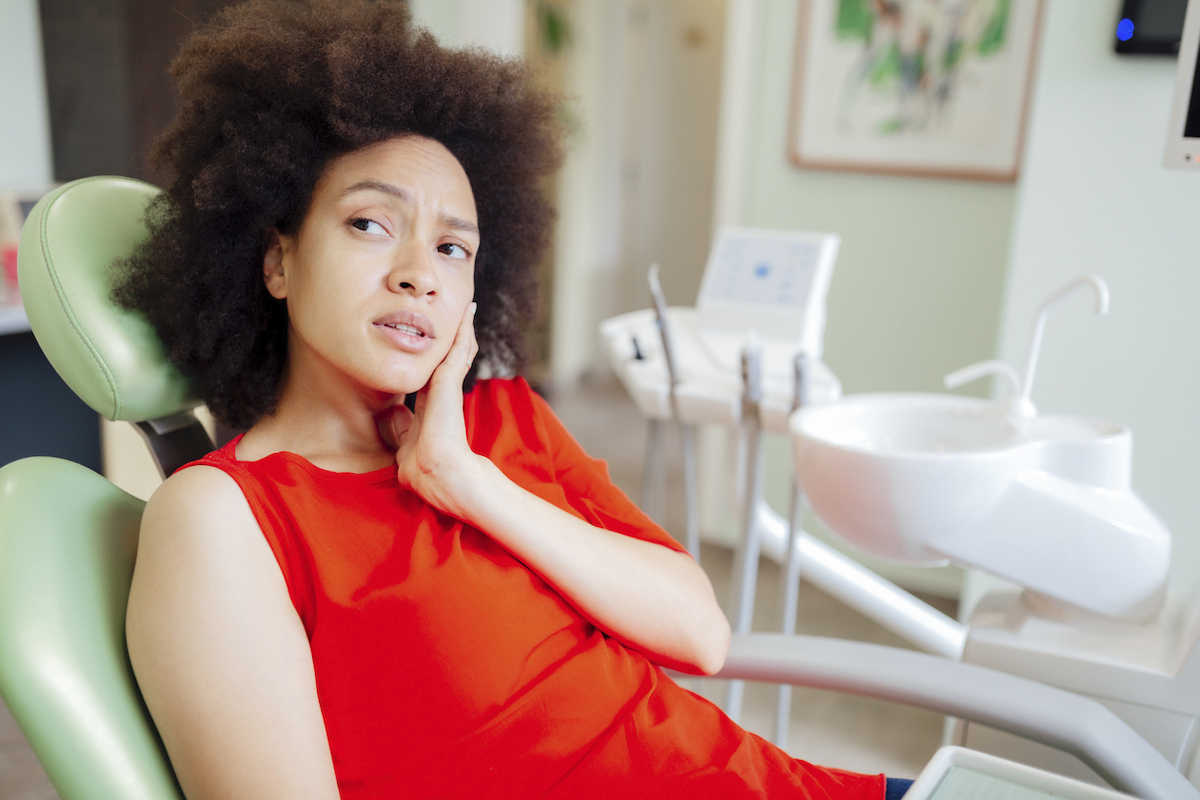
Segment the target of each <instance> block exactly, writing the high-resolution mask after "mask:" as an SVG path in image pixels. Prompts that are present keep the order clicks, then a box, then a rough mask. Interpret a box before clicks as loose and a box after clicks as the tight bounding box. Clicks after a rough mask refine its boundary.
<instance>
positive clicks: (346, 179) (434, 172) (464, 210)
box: [315, 135, 476, 224]
mask: <svg viewBox="0 0 1200 800" xmlns="http://www.w3.org/2000/svg"><path fill="white" fill-rule="evenodd" d="M362 191H378V192H382V193H384V194H389V195H393V196H396V197H398V198H400V199H403V200H406V201H408V202H431V201H433V202H436V203H438V204H439V205H446V206H447V207H448V210H450V211H451V212H452V213H453V214H454V215H456V216H459V217H461V218H462V219H464V220H466V221H469V222H471V223H472V224H474V223H475V222H476V219H475V216H476V214H475V197H474V194H473V193H472V191H471V182H470V179H469V178H468V177H467V173H466V170H464V169H463V167H462V164H460V163H459V161H458V159H457V158H455V157H454V154H453V153H451V152H450V150H449V149H448V148H447V147H446V146H445V145H443V144H442V143H441V142H438V141H436V140H434V139H429V138H426V137H424V136H417V135H407V136H398V137H395V138H393V139H385V140H384V141H381V142H376V143H374V144H371V145H367V146H366V147H363V148H360V149H358V150H354V151H353V152H350V153H346V154H344V155H341V156H338V157H337V158H335V159H333V160H332V161H331V162H330V163H329V165H328V166H327V167H326V168H325V171H324V172H323V173H322V175H321V179H320V180H319V181H318V182H317V186H316V189H315V194H319V195H324V198H323V199H324V200H326V201H332V202H337V201H338V200H340V199H341V198H342V197H344V196H348V195H352V194H354V193H357V192H362Z"/></svg>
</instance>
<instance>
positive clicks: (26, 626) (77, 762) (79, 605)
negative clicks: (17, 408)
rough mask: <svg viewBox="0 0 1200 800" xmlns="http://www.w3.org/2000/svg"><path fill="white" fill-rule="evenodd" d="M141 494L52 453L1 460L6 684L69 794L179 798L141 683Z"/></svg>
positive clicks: (2, 669) (0, 681)
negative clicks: (129, 614)
mask: <svg viewBox="0 0 1200 800" xmlns="http://www.w3.org/2000/svg"><path fill="white" fill-rule="evenodd" d="M142 506H143V503H142V501H140V500H138V499H136V498H134V497H131V496H130V495H128V494H126V493H125V492H123V491H121V490H120V489H118V488H117V487H115V486H113V485H112V484H111V483H109V482H108V481H107V480H105V479H104V478H102V477H100V476H99V475H97V474H95V473H94V472H92V471H90V470H88V469H86V468H84V467H81V466H79V465H78V464H72V463H71V462H69V461H63V460H61V459H57V458H26V459H22V460H20V461H15V462H13V463H11V464H9V465H7V466H5V467H3V468H0V694H2V695H3V696H4V701H5V702H6V703H7V704H8V707H9V709H10V710H11V711H12V714H13V716H14V717H15V718H16V720H17V722H18V723H19V724H20V726H21V729H22V730H23V731H24V732H25V736H26V737H27V738H28V739H29V743H30V744H31V745H32V746H33V749H34V751H35V752H36V753H37V756H38V759H39V760H40V761H41V762H42V766H43V767H45V769H46V772H47V774H48V775H49V776H50V780H51V781H52V782H53V783H54V787H55V788H56V789H57V790H58V793H59V795H60V796H61V797H62V798H63V800H84V798H86V799H87V800H182V797H183V794H182V792H180V790H179V788H178V786H177V784H176V782H175V778H174V774H173V773H172V771H171V767H170V763H169V762H168V760H167V757H166V754H165V752H164V751H163V748H162V744H161V743H160V742H159V740H158V736H157V733H156V732H155V729H154V726H153V723H152V722H151V720H150V716H149V714H147V712H146V709H145V706H144V705H143V703H142V700H141V695H140V693H139V692H138V689H137V685H136V684H135V682H134V677H133V671H132V669H131V668H130V666H129V658H128V656H127V654H126V649H125V605H126V602H127V600H128V597H129V582H130V578H131V576H132V574H133V562H134V556H135V554H136V552H137V539H138V525H139V523H140V521H141V516H142Z"/></svg>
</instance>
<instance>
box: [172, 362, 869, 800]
mask: <svg viewBox="0 0 1200 800" xmlns="http://www.w3.org/2000/svg"><path fill="white" fill-rule="evenodd" d="M464 412H465V414H466V423H467V436H468V439H469V441H470V443H471V448H472V449H473V450H474V451H475V452H476V453H480V454H482V455H485V456H487V457H488V458H490V459H491V460H492V461H493V462H494V463H495V464H496V465H497V466H498V467H500V469H501V470H503V472H504V473H505V474H506V475H507V476H508V477H509V478H511V479H512V480H513V481H515V482H516V483H517V484H519V485H520V486H522V487H524V488H526V489H528V490H529V491H531V492H533V493H534V494H536V495H538V496H539V497H541V498H543V499H545V500H547V501H549V502H551V503H553V504H554V505H556V506H558V507H559V508H562V509H564V510H566V511H568V512H570V513H572V514H574V515H576V516H578V517H580V518H582V519H584V520H586V521H587V522H589V523H591V524H593V525H597V526H600V527H603V528H606V529H608V530H611V531H616V532H619V533H622V534H625V535H627V536H635V537H637V538H639V539H644V540H647V541H651V542H655V543H658V544H661V545H662V546H664V547H669V548H672V549H674V550H680V551H682V550H683V548H682V547H681V546H680V545H679V544H678V543H677V542H675V541H674V540H673V539H671V537H670V536H668V535H667V534H666V532H664V531H663V530H662V529H661V528H659V527H658V526H656V525H655V524H654V523H653V522H652V521H651V520H650V519H649V518H648V517H646V516H645V515H644V514H642V512H641V511H639V510H638V508H637V507H636V506H635V505H634V504H633V503H632V502H630V501H629V499H628V498H626V497H625V495H624V494H622V492H621V491H620V490H619V489H617V488H616V487H615V486H614V485H613V484H612V483H611V482H610V481H609V479H608V473H607V469H606V467H605V465H604V463H603V462H601V461H596V460H593V459H591V458H589V457H588V456H587V455H586V454H585V453H584V452H583V451H582V450H581V449H580V447H579V445H578V444H576V442H575V441H574V440H573V439H572V438H571V436H570V434H568V433H567V431H566V429H564V428H563V427H562V424H561V423H560V422H559V421H558V420H557V419H556V418H555V416H554V414H553V413H552V412H551V411H550V409H549V407H548V406H547V405H546V404H545V402H544V401H543V400H542V399H541V398H539V397H538V396H537V395H536V394H534V393H533V392H532V391H531V390H530V389H529V386H528V385H527V384H526V383H525V381H524V380H522V379H520V378H518V379H515V380H490V381H480V382H479V383H478V384H476V386H475V389H474V390H473V391H472V392H470V393H469V394H468V395H467V396H466V398H465V402H464ZM236 444H237V441H236V440H235V441H233V442H231V443H229V444H228V445H226V446H225V447H224V448H222V449H220V450H218V451H216V452H213V453H211V454H209V455H208V456H206V457H205V458H203V459H201V460H200V461H197V462H194V463H196V464H205V465H208V466H212V467H217V468H218V469H221V470H223V471H224V472H226V473H227V474H229V475H230V476H231V477H232V478H233V479H234V480H235V481H237V483H238V485H239V486H240V487H241V489H242V492H243V493H244V494H245V496H246V499H247V501H248V502H249V504H250V508H251V509H252V510H253V512H254V516H255V518H256V519H257V520H258V524H259V526H260V527H261V528H262V531H263V534H264V536H266V538H267V541H268V542H269V543H270V545H271V549H272V550H273V551H274V552H275V557H276V559H277V560H278V561H279V567H280V569H281V570H282V571H283V575H284V578H285V579H286V580H287V586H288V590H289V592H290V593H291V598H292V602H293V604H294V605H295V607H296V612H297V613H298V614H299V615H300V618H301V620H302V621H303V623H304V628H305V630H306V631H307V632H308V638H309V642H310V644H311V647H312V658H313V667H314V669H315V672H316V683H317V695H318V698H319V699H320V704H321V711H322V714H323V716H324V719H325V727H326V732H327V733H328V736H329V747H330V751H331V752H332V755H333V764H334V769H335V771H336V774H337V779H338V785H339V787H340V789H341V796H342V797H343V798H398V797H405V798H408V797H412V798H424V797H465V798H476V797H478V798H483V797H487V798H499V797H513V798H535V797H557V798H590V797H605V798H609V797H621V798H641V797H645V798H670V797H687V798H741V797H770V798H772V799H773V800H778V798H786V797H797V798H801V797H812V798H826V797H839V798H869V799H870V800H879V798H882V797H883V785H884V781H883V777H882V776H880V775H874V776H866V775H857V774H853V773H847V772H842V771H838V770H832V769H825V768H822V767H817V766H813V765H811V764H808V763H805V762H803V761H798V760H795V759H792V758H791V757H789V756H788V755H787V754H786V753H784V752H783V751H781V750H779V749H777V748H776V747H774V746H773V745H771V744H770V743H768V742H766V741H764V740H763V739H760V738H759V737H757V736H754V735H753V734H750V733H747V732H746V731H744V730H742V729H741V728H739V727H738V726H737V725H735V724H734V723H733V722H732V721H730V720H729V719H728V718H727V717H726V716H725V715H724V714H722V713H721V711H720V710H719V709H717V708H716V707H715V706H714V705H712V704H711V703H709V702H707V701H706V700H704V699H702V698H700V697H698V696H696V695H694V694H692V693H691V692H688V691H686V690H684V689H682V688H680V687H679V686H678V685H677V684H675V683H674V682H673V681H671V680H670V678H668V677H667V676H666V675H664V674H663V672H662V671H661V670H659V669H658V667H656V666H655V664H654V654H653V653H642V652H639V651H637V650H635V649H633V648H631V647H628V646H626V645H624V644H622V643H621V642H619V641H618V640H616V639H615V638H612V637H610V636H608V635H606V634H605V633H604V632H602V631H600V630H597V628H596V627H595V626H594V625H592V624H591V623H590V622H588V620H587V619H585V618H584V617H583V616H582V615H581V614H580V613H579V612H578V611H577V610H576V609H575V608H573V607H572V606H571V604H570V603H569V602H567V601H566V600H565V599H564V598H562V597H561V596H560V595H558V594H557V593H556V592H555V591H554V590H553V589H551V588H550V587H549V586H548V585H547V584H546V583H545V582H544V581H542V580H541V578H539V577H538V576H537V575H535V574H534V573H533V572H532V571H530V570H529V569H528V568H526V567H525V565H524V564H522V563H521V562H520V561H519V560H517V559H516V558H515V557H513V556H512V555H511V554H510V553H509V552H508V551H507V550H505V549H504V548H503V547H501V546H500V545H498V544H496V543H495V542H494V541H493V540H492V539H490V538H489V537H488V536H487V535H486V534H484V533H481V532H480V531H478V530H476V529H474V528H472V527H470V526H469V525H465V524H464V523H462V522H460V521H458V520H457V519H454V518H452V517H448V516H446V515H444V514H442V513H440V512H439V511H436V510H435V509H433V508H432V507H430V506H429V505H427V504H426V503H425V502H424V501H422V500H421V498H420V497H418V496H417V495H416V494H414V493H412V492H410V491H408V490H406V489H402V488H400V486H399V484H398V482H397V480H396V475H395V470H394V469H393V468H391V467H389V468H385V469H381V470H377V471H374V472H368V473H365V474H354V473H343V472H329V471H327V470H323V469H320V468H319V467H316V466H314V465H313V464H311V463H309V462H308V461H306V460H305V459H303V458H301V457H300V456H297V455H295V454H293V453H286V452H285V453H275V454H273V455H270V456H267V457H266V458H263V459H261V460H259V461H238V460H237V459H236V457H235V455H234V448H235V446H236Z"/></svg>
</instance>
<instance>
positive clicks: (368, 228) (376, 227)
mask: <svg viewBox="0 0 1200 800" xmlns="http://www.w3.org/2000/svg"><path fill="white" fill-rule="evenodd" d="M350 224H351V225H353V226H354V227H355V228H358V229H359V230H360V231H363V232H365V233H387V231H385V230H384V229H383V226H382V225H380V224H379V223H378V222H376V221H375V220H373V219H367V218H366V217H359V218H358V219H353V220H350Z"/></svg>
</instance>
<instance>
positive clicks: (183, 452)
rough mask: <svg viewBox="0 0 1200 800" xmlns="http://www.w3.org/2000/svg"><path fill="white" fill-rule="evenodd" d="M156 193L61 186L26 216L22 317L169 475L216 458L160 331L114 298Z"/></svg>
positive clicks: (91, 184) (140, 186)
mask: <svg viewBox="0 0 1200 800" xmlns="http://www.w3.org/2000/svg"><path fill="white" fill-rule="evenodd" d="M157 195H158V189H156V188H155V187H153V186H151V185H150V184H148V183H142V182H141V181H136V180H133V179H131V178H118V177H111V176H100V177H95V178H84V179H82V180H78V181H72V182H71V183H67V184H64V185H63V186H60V187H58V188H57V189H55V190H54V191H52V192H51V193H50V194H48V195H46V196H45V197H43V198H42V199H41V201H40V202H38V204H37V205H36V206H34V207H33V210H32V211H31V212H30V213H29V218H28V219H27V220H26V221H25V227H24V228H23V229H22V231H21V243H20V247H19V248H18V251H17V252H18V277H19V280H20V285H21V297H22V300H23V301H24V303H25V313H26V314H27V315H28V317H29V325H30V327H31V328H32V329H33V335H34V336H35V337H37V340H38V344H39V345H41V348H42V350H43V351H44V352H45V354H46V358H47V359H48V360H49V361H50V363H51V364H52V365H53V366H54V369H55V370H57V372H58V374H59V375H60V376H62V379H63V380H64V381H66V383H67V385H68V386H70V387H71V389H72V390H73V391H74V392H75V394H77V395H79V397H80V399H82V400H83V401H84V402H85V403H87V404H88V405H89V406H91V407H92V408H93V409H95V410H96V411H97V412H99V413H100V414H101V415H102V416H104V417H107V418H108V419H110V420H126V421H128V422H132V423H134V424H135V425H136V426H137V428H138V430H139V431H140V432H141V433H142V435H143V436H144V437H145V438H146V440H147V444H148V445H149V446H150V450H151V453H152V454H153V455H154V458H155V461H156V463H157V464H158V467H159V470H160V471H161V472H162V473H163V474H164V475H169V474H171V473H172V472H174V471H175V469H177V468H178V467H179V466H181V465H182V464H185V463H187V462H189V461H193V460H195V459H197V458H199V457H200V456H202V455H204V454H205V453H207V452H208V451H209V450H211V449H212V442H211V440H209V438H208V434H207V433H205V432H204V429H203V427H202V426H201V425H200V423H199V422H197V421H196V418H195V417H194V416H193V415H192V412H191V409H192V408H194V407H195V406H197V405H199V403H200V400H199V399H198V398H197V397H196V395H195V393H194V392H193V391H192V387H191V385H190V384H189V382H188V380H187V379H186V378H184V377H183V375H181V374H180V373H179V371H178V370H177V369H175V367H174V366H172V365H171V364H170V362H168V361H167V359H166V357H165V356H164V354H163V349H162V344H161V343H160V342H159V340H158V337H157V336H156V335H155V333H154V330H153V328H151V327H150V325H149V323H147V322H146V320H145V319H143V318H142V317H141V316H140V315H138V314H136V313H133V312H130V311H127V310H125V309H122V308H118V307H117V306H116V305H114V304H113V302H112V300H111V299H110V296H109V294H110V288H111V278H112V269H111V267H112V264H113V262H114V261H116V260H118V259H120V258H122V257H124V256H126V255H128V254H129V253H130V251H131V250H132V249H133V247H134V246H135V245H136V244H137V243H138V242H140V241H142V240H143V239H145V237H146V225H145V222H144V219H143V217H144V215H145V213H146V209H147V206H148V204H149V203H150V201H151V200H153V199H154V198H155V197H156V196H157Z"/></svg>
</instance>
